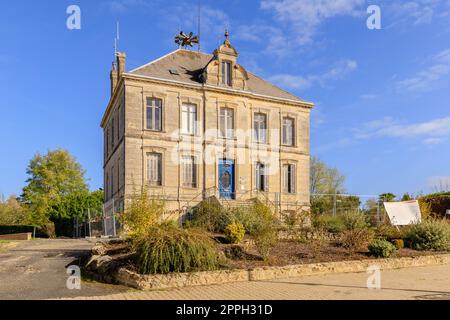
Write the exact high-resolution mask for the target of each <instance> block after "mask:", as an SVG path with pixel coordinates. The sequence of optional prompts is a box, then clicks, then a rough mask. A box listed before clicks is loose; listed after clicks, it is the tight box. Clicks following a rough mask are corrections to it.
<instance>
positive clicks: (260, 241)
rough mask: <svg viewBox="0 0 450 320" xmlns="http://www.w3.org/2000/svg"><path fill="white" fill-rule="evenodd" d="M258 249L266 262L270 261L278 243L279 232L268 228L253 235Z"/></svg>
mask: <svg viewBox="0 0 450 320" xmlns="http://www.w3.org/2000/svg"><path fill="white" fill-rule="evenodd" d="M253 240H254V241H255V246H256V249H257V250H258V252H259V254H260V255H261V257H262V258H263V260H264V261H266V262H267V261H268V260H269V258H270V254H271V253H272V249H273V247H274V246H275V245H276V244H277V242H278V232H277V230H276V229H275V228H273V227H270V226H266V227H264V228H261V229H258V230H257V231H255V232H254V234H253Z"/></svg>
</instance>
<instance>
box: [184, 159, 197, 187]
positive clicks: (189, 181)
mask: <svg viewBox="0 0 450 320" xmlns="http://www.w3.org/2000/svg"><path fill="white" fill-rule="evenodd" d="M181 166H182V172H183V187H188V188H196V187H197V167H196V165H195V157H191V156H187V157H183V158H182V159H181Z"/></svg>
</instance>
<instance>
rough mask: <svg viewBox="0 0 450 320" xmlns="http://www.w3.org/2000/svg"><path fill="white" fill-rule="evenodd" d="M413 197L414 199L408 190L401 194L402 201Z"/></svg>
mask: <svg viewBox="0 0 450 320" xmlns="http://www.w3.org/2000/svg"><path fill="white" fill-rule="evenodd" d="M413 199H414V197H413V196H411V195H410V194H409V193H408V192H407V193H405V194H404V195H403V196H402V201H410V200H413Z"/></svg>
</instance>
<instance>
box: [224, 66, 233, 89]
mask: <svg viewBox="0 0 450 320" xmlns="http://www.w3.org/2000/svg"><path fill="white" fill-rule="evenodd" d="M222 84H224V85H226V86H230V87H231V84H232V83H231V62H228V61H224V62H222Z"/></svg>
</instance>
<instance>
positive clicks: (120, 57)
mask: <svg viewBox="0 0 450 320" xmlns="http://www.w3.org/2000/svg"><path fill="white" fill-rule="evenodd" d="M126 59H127V55H126V53H125V52H117V74H118V76H119V78H120V76H121V75H122V73H124V72H125V61H126Z"/></svg>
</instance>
